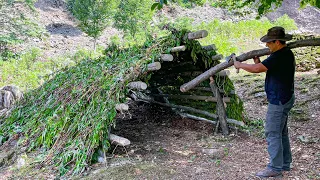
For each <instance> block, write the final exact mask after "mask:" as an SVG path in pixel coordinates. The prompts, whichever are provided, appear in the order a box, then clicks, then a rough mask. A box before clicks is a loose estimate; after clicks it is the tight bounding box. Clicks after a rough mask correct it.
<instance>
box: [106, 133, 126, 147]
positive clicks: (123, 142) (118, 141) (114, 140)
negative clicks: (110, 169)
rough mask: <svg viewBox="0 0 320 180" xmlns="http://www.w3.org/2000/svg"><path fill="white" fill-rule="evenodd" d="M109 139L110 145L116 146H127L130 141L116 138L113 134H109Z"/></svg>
mask: <svg viewBox="0 0 320 180" xmlns="http://www.w3.org/2000/svg"><path fill="white" fill-rule="evenodd" d="M109 139H110V141H111V144H116V145H120V146H128V145H130V141H129V140H128V139H127V138H124V137H120V136H117V135H115V134H110V136H109Z"/></svg>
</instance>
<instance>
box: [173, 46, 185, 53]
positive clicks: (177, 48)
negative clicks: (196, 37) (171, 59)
mask: <svg viewBox="0 0 320 180" xmlns="http://www.w3.org/2000/svg"><path fill="white" fill-rule="evenodd" d="M186 49H187V48H186V46H177V47H174V48H172V49H171V51H170V52H181V51H185V50H186Z"/></svg>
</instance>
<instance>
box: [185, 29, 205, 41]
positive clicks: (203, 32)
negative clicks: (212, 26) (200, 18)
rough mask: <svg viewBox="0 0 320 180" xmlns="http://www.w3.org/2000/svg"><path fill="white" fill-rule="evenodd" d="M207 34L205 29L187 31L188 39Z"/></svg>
mask: <svg viewBox="0 0 320 180" xmlns="http://www.w3.org/2000/svg"><path fill="white" fill-rule="evenodd" d="M207 36H208V31H206V30H200V31H197V32H192V33H188V39H189V40H193V39H200V38H204V37H207Z"/></svg>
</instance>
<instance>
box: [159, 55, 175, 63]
mask: <svg viewBox="0 0 320 180" xmlns="http://www.w3.org/2000/svg"><path fill="white" fill-rule="evenodd" d="M160 59H161V60H162V61H173V56H172V55H171V54H161V55H160Z"/></svg>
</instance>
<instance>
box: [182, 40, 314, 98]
mask: <svg viewBox="0 0 320 180" xmlns="http://www.w3.org/2000/svg"><path fill="white" fill-rule="evenodd" d="M287 46H288V47H289V48H290V49H293V48H298V47H306V46H320V38H315V39H306V40H301V41H295V42H291V43H288V44H287ZM269 54H271V52H270V50H269V49H268V48H264V49H259V50H253V51H250V52H247V53H244V54H241V55H240V56H237V57H236V58H237V60H238V61H240V62H242V61H246V60H248V59H252V58H254V57H255V56H258V57H260V56H265V55H269ZM232 65H233V61H230V62H226V61H225V62H222V63H220V64H218V65H216V66H214V67H212V68H210V69H209V70H207V71H205V72H204V73H203V74H201V75H199V76H198V77H196V78H195V79H193V80H191V81H190V82H187V83H185V84H183V85H182V86H180V91H181V92H187V91H189V90H190V89H192V88H194V87H196V86H197V85H198V84H200V83H201V82H203V81H204V80H206V79H208V78H209V77H210V76H213V75H214V74H216V73H217V72H219V71H221V70H223V69H226V68H228V67H230V66H232Z"/></svg>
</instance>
